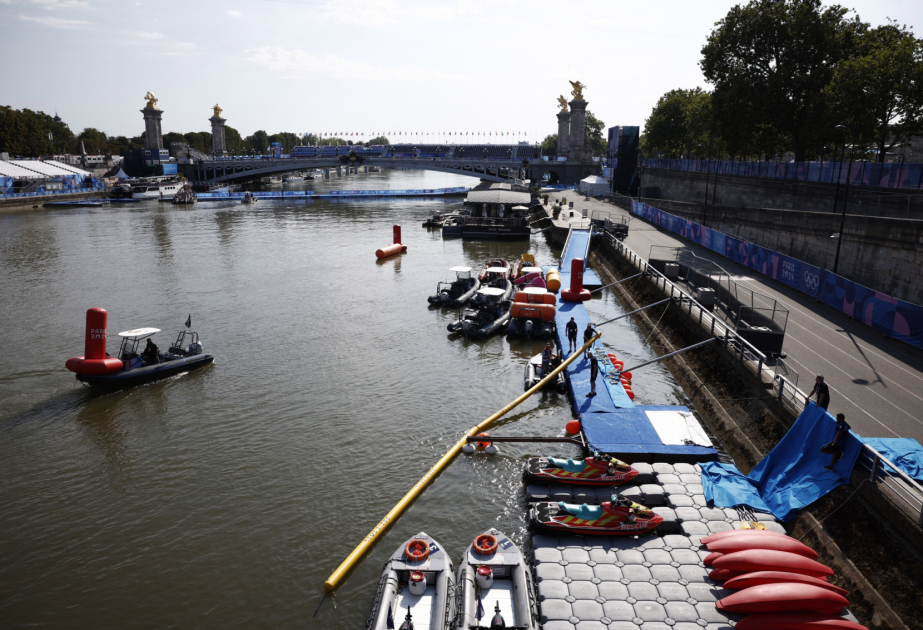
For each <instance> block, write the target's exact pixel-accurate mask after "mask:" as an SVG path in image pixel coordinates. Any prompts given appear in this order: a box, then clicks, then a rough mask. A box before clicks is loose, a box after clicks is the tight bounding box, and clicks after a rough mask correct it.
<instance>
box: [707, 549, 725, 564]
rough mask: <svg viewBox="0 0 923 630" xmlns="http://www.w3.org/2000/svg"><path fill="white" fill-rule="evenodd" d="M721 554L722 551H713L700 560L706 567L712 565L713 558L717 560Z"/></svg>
mask: <svg viewBox="0 0 923 630" xmlns="http://www.w3.org/2000/svg"><path fill="white" fill-rule="evenodd" d="M723 555H724V554H723V553H719V552H717V551H714V552H712V553H710V554H708V555H707V556H705V559H704V560H702V564H704V565H705V566H706V567H710V566H712V565H713V564H714V563H715V560H717V559H718V558H720V557H721V556H723Z"/></svg>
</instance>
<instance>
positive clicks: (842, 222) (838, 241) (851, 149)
mask: <svg viewBox="0 0 923 630" xmlns="http://www.w3.org/2000/svg"><path fill="white" fill-rule="evenodd" d="M855 131H856V128H855V127H852V128H851V129H850V131H849V145H850V146H849V166H848V167H847V169H846V190H845V191H844V192H843V214H842V215H841V216H840V231H839V233H838V234H837V239H836V255H835V256H834V257H833V273H836V272H837V269H838V268H839V265H840V246H841V245H842V244H843V228H844V227H845V226H846V206H848V205H849V176H850V174H851V173H852V161H853V156H854V154H855V146H853V140H854V137H855ZM843 152H844V153H845V152H846V146H845V145H843Z"/></svg>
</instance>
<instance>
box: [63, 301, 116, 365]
mask: <svg viewBox="0 0 923 630" xmlns="http://www.w3.org/2000/svg"><path fill="white" fill-rule="evenodd" d="M108 320H109V313H107V312H106V309H104V308H98V307H94V308H91V309H87V330H86V339H85V341H84V345H83V356H82V357H73V358H70V359H68V360H67V362H66V363H65V364H64V367H66V368H67V369H68V370H70V371H71V372H75V373H77V374H86V375H93V376H99V375H103V374H112V373H113V372H118V371H119V370H121V369H122V362H121V361H120V360H119V359H116V358H115V357H107V356H106V326H107V325H108Z"/></svg>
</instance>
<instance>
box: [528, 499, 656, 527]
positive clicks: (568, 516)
mask: <svg viewBox="0 0 923 630" xmlns="http://www.w3.org/2000/svg"><path fill="white" fill-rule="evenodd" d="M662 522H663V517H662V516H660V515H658V514H655V513H654V512H653V510H651V509H650V508H648V507H645V506H643V505H641V504H639V503H635V502H634V501H631V500H629V499H626V498H624V497H620V496H618V495H616V494H613V495H612V497H611V500H609V501H606V502H604V503H603V504H602V505H587V504H586V503H584V504H583V505H574V504H571V503H564V502H563V501H558V502H557V503H538V504H536V505H534V506H533V507H532V508H531V510H530V511H529V523H530V524H531V525H532V527H533V528H535V529H536V530H538V531H542V532H547V533H552V534H558V533H565V532H566V533H570V534H597V535H603V536H620V535H634V534H644V533H647V532H650V531H653V530H654V529H656V528H657V526H658V525H660V524H661V523H662Z"/></svg>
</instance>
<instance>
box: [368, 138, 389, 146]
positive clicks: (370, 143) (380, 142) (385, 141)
mask: <svg viewBox="0 0 923 630" xmlns="http://www.w3.org/2000/svg"><path fill="white" fill-rule="evenodd" d="M365 144H366V145H367V146H370V147H371V146H376V145H384V146H387V145H389V144H391V143H390V142H388V139H387V138H386V137H385V136H378V137H376V138H372V139H371V140H369V141H368V142H366V143H365Z"/></svg>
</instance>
